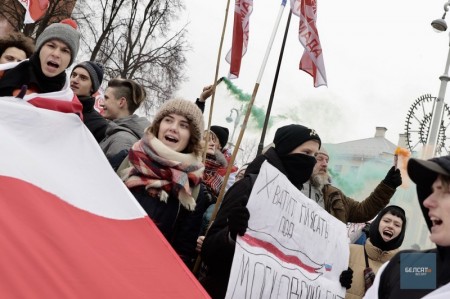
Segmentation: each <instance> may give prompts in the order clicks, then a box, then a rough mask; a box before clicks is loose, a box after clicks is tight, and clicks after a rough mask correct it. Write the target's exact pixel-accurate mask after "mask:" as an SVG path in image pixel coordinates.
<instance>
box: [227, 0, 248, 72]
mask: <svg viewBox="0 0 450 299" xmlns="http://www.w3.org/2000/svg"><path fill="white" fill-rule="evenodd" d="M252 11H253V0H236V2H235V6H234V23H233V24H234V26H233V43H232V46H231V50H230V51H229V52H228V54H227V56H226V57H225V60H226V61H227V62H228V63H229V64H230V78H237V77H239V72H240V69H241V61H242V56H244V55H245V52H247V45H248V40H249V32H250V15H251V14H252Z"/></svg>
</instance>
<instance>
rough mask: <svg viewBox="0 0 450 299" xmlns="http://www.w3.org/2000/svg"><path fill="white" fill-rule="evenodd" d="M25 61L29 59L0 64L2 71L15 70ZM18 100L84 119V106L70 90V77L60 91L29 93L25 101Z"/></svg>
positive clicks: (24, 97)
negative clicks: (73, 114)
mask: <svg viewBox="0 0 450 299" xmlns="http://www.w3.org/2000/svg"><path fill="white" fill-rule="evenodd" d="M25 61H28V59H26V60H22V61H19V62H9V63H4V64H0V71H6V70H9V69H12V68H15V67H16V66H17V65H19V64H20V63H22V62H25ZM16 100H17V101H25V102H28V103H29V104H31V105H33V106H36V107H39V108H44V109H49V110H54V111H59V112H65V113H75V114H77V115H79V116H80V117H81V118H83V115H82V114H83V106H82V104H81V103H80V100H78V98H77V96H76V95H75V94H74V93H73V91H72V89H70V78H69V76H68V75H67V78H66V83H65V85H64V87H63V88H62V90H60V91H56V92H49V93H28V94H26V95H25V96H23V99H16Z"/></svg>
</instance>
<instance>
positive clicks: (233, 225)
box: [228, 206, 250, 240]
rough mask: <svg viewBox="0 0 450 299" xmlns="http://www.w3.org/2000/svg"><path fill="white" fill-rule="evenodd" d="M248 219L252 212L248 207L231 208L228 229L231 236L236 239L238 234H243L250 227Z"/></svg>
mask: <svg viewBox="0 0 450 299" xmlns="http://www.w3.org/2000/svg"><path fill="white" fill-rule="evenodd" d="M248 219H250V212H249V211H248V209H247V207H244V206H237V207H234V208H233V209H231V211H230V215H229V216H228V230H229V231H230V237H231V238H232V239H233V240H236V236H237V235H238V234H239V236H243V235H244V234H245V231H246V230H247V227H248Z"/></svg>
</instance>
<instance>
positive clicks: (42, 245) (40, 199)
mask: <svg viewBox="0 0 450 299" xmlns="http://www.w3.org/2000/svg"><path fill="white" fill-rule="evenodd" d="M67 183H70V182H67ZM103 202H104V204H105V205H107V204H108V200H107V198H105V201H103ZM0 248H1V254H0V269H2V270H1V271H0V294H1V297H2V298H88V299H89V298H192V299H194V298H209V296H208V295H207V294H206V292H205V291H204V290H203V288H202V287H201V286H200V285H199V284H198V282H197V281H196V279H195V278H194V277H193V276H192V275H191V273H190V271H189V270H188V269H187V268H186V267H185V266H184V264H183V262H182V261H181V260H180V259H179V258H178V256H177V255H176V254H175V252H174V251H173V250H172V249H171V248H170V245H169V244H168V243H167V241H165V239H164V237H163V236H162V235H161V233H160V232H159V231H158V229H157V228H156V226H155V225H154V224H153V222H151V220H150V219H149V218H148V217H142V218H137V219H132V220H117V219H110V218H105V217H101V216H98V215H95V214H92V213H89V212H86V211H84V210H81V209H78V208H76V207H74V206H73V205H71V204H68V203H67V202H65V201H63V200H62V199H61V198H58V197H57V196H55V195H53V194H51V193H49V192H47V191H45V190H42V189H41V188H38V187H37V186H35V185H33V184H30V183H28V182H25V181H22V180H20V179H15V178H11V177H7V176H0Z"/></svg>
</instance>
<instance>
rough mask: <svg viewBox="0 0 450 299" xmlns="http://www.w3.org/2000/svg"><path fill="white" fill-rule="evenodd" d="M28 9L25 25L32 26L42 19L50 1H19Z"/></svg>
mask: <svg viewBox="0 0 450 299" xmlns="http://www.w3.org/2000/svg"><path fill="white" fill-rule="evenodd" d="M18 1H19V2H20V4H22V6H23V7H25V9H26V13H25V20H24V23H25V24H31V23H34V22H36V21H37V20H39V19H40V18H42V16H43V15H45V13H46V12H47V9H48V7H49V5H50V1H49V0H18Z"/></svg>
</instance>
